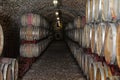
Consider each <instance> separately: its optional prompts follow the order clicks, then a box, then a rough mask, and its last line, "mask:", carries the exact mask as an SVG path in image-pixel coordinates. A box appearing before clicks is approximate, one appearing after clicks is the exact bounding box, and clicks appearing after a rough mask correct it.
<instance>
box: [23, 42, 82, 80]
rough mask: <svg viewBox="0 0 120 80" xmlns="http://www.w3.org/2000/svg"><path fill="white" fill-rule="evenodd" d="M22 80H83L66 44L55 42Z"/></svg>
mask: <svg viewBox="0 0 120 80" xmlns="http://www.w3.org/2000/svg"><path fill="white" fill-rule="evenodd" d="M22 80H83V77H82V74H81V71H80V69H79V67H78V64H77V63H76V61H75V59H74V58H73V56H72V54H71V53H70V51H69V50H68V47H67V46H66V44H65V43H64V42H62V41H55V42H53V43H52V44H51V45H50V46H49V48H48V49H47V50H46V51H45V53H44V54H43V55H42V56H41V57H40V58H39V60H38V61H36V62H35V63H34V64H33V65H32V67H31V69H30V70H29V71H28V72H27V73H26V74H25V76H24V77H23V79H22Z"/></svg>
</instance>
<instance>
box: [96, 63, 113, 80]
mask: <svg viewBox="0 0 120 80" xmlns="http://www.w3.org/2000/svg"><path fill="white" fill-rule="evenodd" d="M111 75H112V73H111V71H110V68H109V67H107V65H106V64H105V63H104V64H103V65H99V66H98V67H97V72H96V74H95V79H94V80H106V78H107V77H109V76H111Z"/></svg>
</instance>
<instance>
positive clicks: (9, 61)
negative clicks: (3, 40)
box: [0, 57, 18, 80]
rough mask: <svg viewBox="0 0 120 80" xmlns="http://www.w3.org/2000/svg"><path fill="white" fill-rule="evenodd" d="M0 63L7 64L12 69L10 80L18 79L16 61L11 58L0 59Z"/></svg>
mask: <svg viewBox="0 0 120 80" xmlns="http://www.w3.org/2000/svg"><path fill="white" fill-rule="evenodd" d="M0 63H3V64H9V65H10V66H11V68H12V80H17V78H18V61H17V60H16V59H13V58H2V57H1V58H0Z"/></svg>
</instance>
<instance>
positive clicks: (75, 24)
mask: <svg viewBox="0 0 120 80" xmlns="http://www.w3.org/2000/svg"><path fill="white" fill-rule="evenodd" d="M80 24H81V19H80V16H78V17H77V18H76V19H75V20H74V26H75V27H76V28H80V27H81V25H80Z"/></svg>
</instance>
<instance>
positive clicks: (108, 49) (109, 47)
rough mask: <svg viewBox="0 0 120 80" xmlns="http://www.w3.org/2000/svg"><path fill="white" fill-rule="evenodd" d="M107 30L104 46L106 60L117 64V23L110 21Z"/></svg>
mask: <svg viewBox="0 0 120 80" xmlns="http://www.w3.org/2000/svg"><path fill="white" fill-rule="evenodd" d="M106 31H107V33H106V39H105V46H104V56H105V60H106V62H107V63H108V64H116V36H117V28H116V24H114V23H109V24H108V29H107V30H106Z"/></svg>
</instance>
